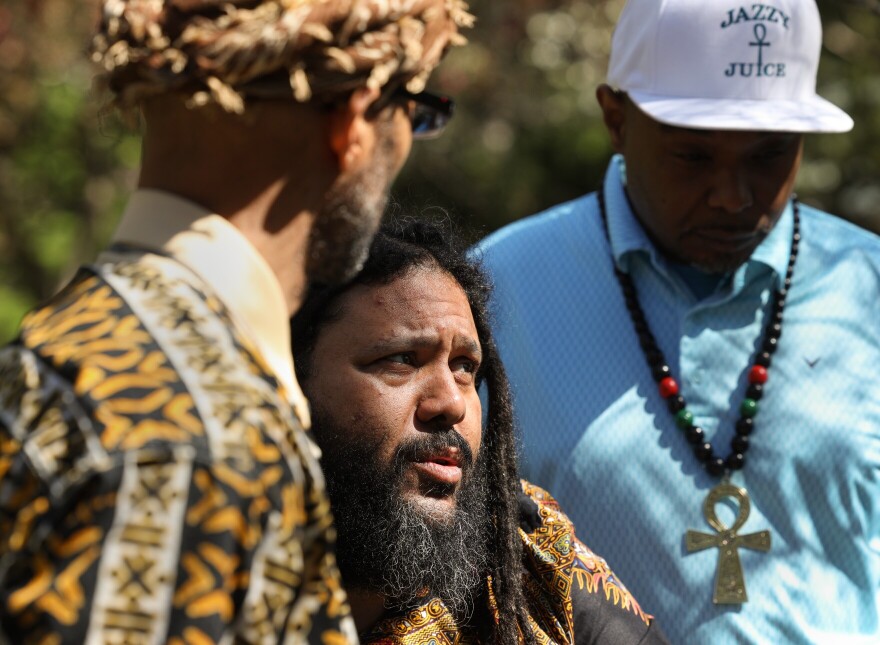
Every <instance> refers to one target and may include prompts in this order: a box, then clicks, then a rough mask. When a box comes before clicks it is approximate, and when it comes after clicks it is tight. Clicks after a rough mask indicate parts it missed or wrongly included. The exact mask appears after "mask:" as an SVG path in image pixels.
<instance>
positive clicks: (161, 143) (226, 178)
mask: <svg viewBox="0 0 880 645" xmlns="http://www.w3.org/2000/svg"><path fill="white" fill-rule="evenodd" d="M297 109H298V110H299V112H296V115H297V118H298V119H299V121H298V122H297V121H294V122H293V123H289V122H287V121H289V120H290V119H291V116H290V115H289V114H287V112H295V111H296V110H297ZM279 110H280V108H279V107H278V106H275V105H274V104H273V105H269V106H263V105H262V104H261V105H258V106H257V107H256V108H254V109H253V111H252V112H248V113H246V114H244V115H232V114H227V113H225V112H223V110H222V109H221V108H219V107H217V106H206V107H203V108H200V109H198V110H192V109H189V108H187V107H186V106H184V105H183V104H182V103H181V101H180V100H179V99H176V98H175V97H160V98H159V99H156V100H155V103H153V104H150V105H149V106H146V107H145V109H144V113H145V117H146V118H145V120H146V124H147V128H146V133H145V135H144V141H143V154H142V163H141V173H140V177H139V180H138V187H139V188H153V189H158V190H164V191H167V192H170V193H173V194H175V195H179V196H181V197H184V198H186V199H189V200H190V201H193V202H195V203H197V204H199V205H201V206H203V207H205V208H207V209H209V210H210V211H212V212H213V213H216V214H217V215H220V216H222V217H224V218H226V219H227V220H228V221H229V222H230V223H231V224H233V225H234V226H235V227H236V228H237V229H238V230H239V231H240V232H241V233H242V235H244V237H245V238H246V239H247V240H248V241H249V242H250V243H251V244H252V245H253V246H254V248H256V249H257V251H258V252H259V253H260V254H261V255H262V256H263V258H264V259H265V260H266V262H267V263H268V264H269V267H270V268H271V269H272V271H273V272H274V274H275V276H276V278H277V279H278V283H279V284H280V286H281V289H282V292H283V294H284V297H285V301H286V304H287V308H288V313H289V314H290V315H292V314H293V313H294V312H296V310H297V309H299V306H300V304H301V303H302V298H303V296H304V294H305V290H306V286H307V278H306V260H307V257H306V255H307V252H308V245H309V238H310V233H311V230H312V226H313V224H314V221H315V217H316V215H315V214H316V213H317V212H318V211H319V209H320V208H321V205H322V204H323V202H324V200H325V198H326V194H327V191H328V190H329V189H330V187H331V186H332V185H333V182H334V180H335V178H336V166H335V160H334V159H333V157H332V153H331V152H330V150H329V146H327V145H326V144H325V143H324V141H323V140H322V139H321V137H320V133H321V132H322V131H323V130H322V128H321V127H320V124H319V123H314V122H312V121H313V120H314V118H313V117H314V115H313V114H312V113H310V112H309V111H308V110H307V109H306V108H304V107H302V106H298V107H288V108H287V111H282V112H281V113H280V114H278V112H279ZM294 123H295V124H296V125H297V126H298V127H295V128H294V127H293V124H294Z"/></svg>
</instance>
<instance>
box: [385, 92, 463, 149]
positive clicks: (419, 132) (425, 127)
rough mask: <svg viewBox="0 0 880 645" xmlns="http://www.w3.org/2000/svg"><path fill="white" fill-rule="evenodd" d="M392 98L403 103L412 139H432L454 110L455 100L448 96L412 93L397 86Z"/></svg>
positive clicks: (441, 129)
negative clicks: (410, 127)
mask: <svg viewBox="0 0 880 645" xmlns="http://www.w3.org/2000/svg"><path fill="white" fill-rule="evenodd" d="M392 99H393V100H395V101H399V102H401V103H403V104H404V107H405V108H406V110H407V113H408V115H409V122H410V124H411V126H412V135H413V139H432V138H434V137H436V136H439V135H440V133H441V132H443V128H445V127H446V124H447V123H449V119H451V118H452V114H453V111H454V110H455V101H453V100H452V99H451V98H449V97H448V96H443V95H441V94H433V93H431V92H419V93H418V94H414V93H413V92H410V91H408V90H406V89H404V88H402V87H399V88H397V89H396V90H395V91H394V94H393V95H392Z"/></svg>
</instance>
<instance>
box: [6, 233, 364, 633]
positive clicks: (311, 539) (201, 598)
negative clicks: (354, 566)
mask: <svg viewBox="0 0 880 645" xmlns="http://www.w3.org/2000/svg"><path fill="white" fill-rule="evenodd" d="M333 540H334V537H333V533H332V526H331V516H330V513H329V505H328V501H327V497H326V495H325V493H324V490H323V480H322V477H321V473H320V470H319V468H318V464H317V459H316V456H315V448H314V447H313V444H312V443H311V441H310V439H309V437H308V436H307V434H306V432H305V431H304V430H303V427H302V424H301V423H300V421H299V419H298V417H297V415H296V414H295V412H294V411H293V410H292V409H291V405H290V404H289V401H288V397H287V395H286V393H285V391H284V388H283V386H279V383H278V382H277V381H276V379H275V378H274V377H273V376H272V375H271V371H270V369H269V368H268V367H267V365H266V364H265V361H264V359H263V358H262V357H261V355H260V353H259V352H258V351H257V350H256V348H255V347H254V346H253V345H252V344H251V341H250V340H249V339H248V338H247V337H246V336H245V335H244V334H242V333H240V331H239V330H238V329H237V327H236V326H235V324H234V323H233V320H232V318H231V317H230V313H229V311H228V310H227V309H226V307H225V305H224V304H223V302H221V301H220V299H218V298H217V297H216V295H214V294H213V292H212V291H211V290H210V289H209V288H208V286H207V284H206V283H205V282H204V281H202V280H201V279H200V278H199V277H198V276H197V275H196V274H195V273H193V272H192V271H191V270H190V269H188V268H187V267H186V266H184V265H183V264H182V263H180V262H178V261H177V260H174V259H172V258H171V257H168V256H165V255H162V254H160V253H151V252H145V251H142V250H136V249H135V248H133V247H123V246H117V247H114V249H112V250H111V252H109V253H105V254H104V255H102V257H101V259H100V260H99V264H97V265H95V266H93V267H89V268H86V269H83V270H81V271H80V273H79V274H78V275H77V277H76V278H75V279H74V280H73V281H72V282H71V284H69V285H68V286H67V287H65V288H64V289H63V290H62V291H61V292H60V293H59V294H58V295H57V296H55V297H54V298H53V299H52V300H51V301H50V302H48V304H46V305H45V306H43V307H41V308H39V309H37V310H36V311H34V312H32V313H31V314H29V315H28V316H27V317H26V319H25V321H24V323H23V326H22V330H21V334H20V337H19V339H18V340H17V341H16V342H15V343H13V344H11V345H10V346H7V347H6V348H4V349H2V350H0V641H2V640H3V639H4V637H5V639H7V640H9V641H10V642H14V643H53V644H55V643H83V642H86V643H94V644H101V645H106V644H114V643H137V644H140V643H144V644H146V643H170V644H172V645H184V644H189V645H195V644H208V643H217V642H223V643H304V642H307V641H308V642H318V643H325V644H328V645H336V644H343V643H347V642H356V639H357V637H356V635H355V633H354V626H353V623H352V621H351V619H350V617H349V608H348V605H347V601H346V598H345V594H344V592H343V591H342V590H341V588H340V578H339V574H338V570H337V569H336V565H335V558H334V555H333V548H332V543H333Z"/></svg>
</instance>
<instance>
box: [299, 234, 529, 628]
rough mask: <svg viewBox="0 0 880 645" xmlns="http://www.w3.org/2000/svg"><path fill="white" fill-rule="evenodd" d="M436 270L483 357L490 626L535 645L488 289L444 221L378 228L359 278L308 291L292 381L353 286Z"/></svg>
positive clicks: (306, 369)
mask: <svg viewBox="0 0 880 645" xmlns="http://www.w3.org/2000/svg"><path fill="white" fill-rule="evenodd" d="M425 268H427V269H431V268H437V269H438V270H441V271H444V272H446V273H447V274H449V275H450V276H452V277H453V278H454V279H455V280H456V281H457V282H458V284H459V285H461V288H462V289H463V290H464V292H465V294H466V296H467V299H468V302H469V304H470V307H471V313H472V315H473V318H474V323H475V326H476V329H477V333H478V336H479V340H480V344H481V346H482V349H483V363H482V365H481V366H480V370H479V372H478V373H477V384H478V385H480V384H482V383H485V386H486V391H487V394H488V397H487V398H488V411H487V415H486V424H485V427H484V429H483V442H482V448H481V451H485V457H486V462H487V469H488V477H487V479H488V486H489V488H488V491H489V499H491V500H493V501H494V502H495V503H494V504H493V505H492V508H490V509H489V510H490V515H491V517H490V520H491V521H490V526H489V535H488V539H489V543H490V544H491V545H492V548H490V549H489V565H488V569H489V570H488V571H486V573H487V574H489V575H490V576H491V580H492V591H493V593H494V596H495V600H496V602H497V607H498V612H499V615H500V621H499V623H498V624H494V622H493V624H492V625H490V630H491V641H490V642H494V643H496V644H497V645H516V644H518V643H522V642H525V643H529V644H531V643H534V636H533V633H532V630H531V628H530V626H529V622H528V617H527V610H526V602H525V597H524V594H523V589H522V545H521V542H520V539H519V507H518V504H517V494H518V492H519V489H520V485H519V477H518V469H517V459H516V444H515V440H514V432H513V408H512V404H511V397H510V388H509V385H508V381H507V375H506V374H505V372H504V367H503V366H502V364H501V360H500V358H499V355H498V350H497V348H496V347H495V342H494V340H493V337H492V331H491V329H490V326H489V307H488V301H489V297H490V295H491V283H490V281H489V279H488V277H487V276H486V274H485V273H484V272H483V271H482V269H481V267H480V265H479V263H478V262H477V261H475V260H473V259H471V258H469V257H468V256H467V254H466V246H465V244H464V243H463V241H462V240H461V238H460V237H459V235H458V234H457V233H456V232H455V231H454V229H453V227H452V224H451V222H450V221H449V220H448V219H443V220H434V221H426V220H419V219H415V218H400V219H398V220H396V221H391V222H389V223H386V224H385V225H383V226H382V228H381V229H380V231H379V233H378V234H377V236H376V238H375V240H374V241H373V244H372V246H371V248H370V256H369V259H368V260H367V262H366V264H365V265H364V267H363V269H362V270H361V272H360V273H359V274H358V275H357V277H355V278H354V280H353V281H351V282H349V283H348V284H346V285H344V286H341V287H335V288H324V287H320V286H318V287H312V289H311V290H310V292H309V294H308V295H307V297H306V299H305V302H304V303H303V306H302V307H301V308H300V310H299V312H298V313H297V314H296V316H295V317H294V318H293V320H292V321H291V332H292V338H293V352H294V361H295V364H296V373H297V378H299V379H300V381H306V380H308V377H309V375H310V372H311V355H312V351H313V350H314V347H315V344H316V342H317V339H318V336H319V335H320V332H321V329H322V327H323V325H324V324H325V323H327V322H330V321H332V320H333V319H335V317H336V316H338V315H339V313H340V311H339V308H338V307H337V306H336V303H337V301H338V299H339V297H340V296H341V295H342V294H344V293H345V292H346V291H348V290H349V289H350V288H351V287H353V286H355V285H375V284H380V285H387V284H390V283H391V282H393V281H394V280H395V279H397V278H399V277H401V276H403V275H405V274H407V273H408V272H410V271H412V270H414V269H425Z"/></svg>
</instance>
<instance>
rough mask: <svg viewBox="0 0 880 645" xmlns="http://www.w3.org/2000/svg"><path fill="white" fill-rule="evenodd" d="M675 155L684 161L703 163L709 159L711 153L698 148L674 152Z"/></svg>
mask: <svg viewBox="0 0 880 645" xmlns="http://www.w3.org/2000/svg"><path fill="white" fill-rule="evenodd" d="M673 156H674V157H675V158H676V159H678V160H679V161H684V162H685V163H703V162H705V161H709V155H707V154H706V153H705V152H699V151H697V150H682V151H679V152H675V153H673Z"/></svg>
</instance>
